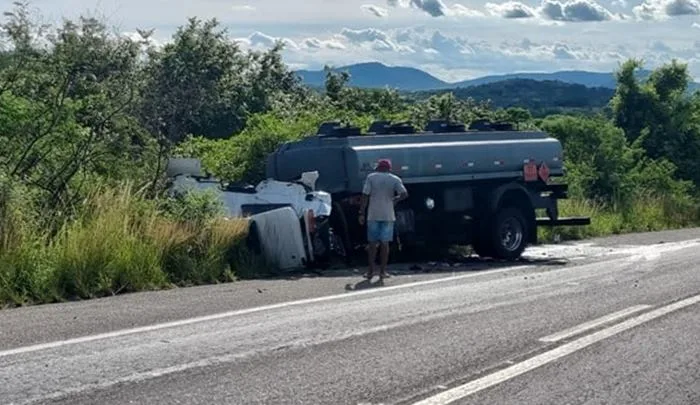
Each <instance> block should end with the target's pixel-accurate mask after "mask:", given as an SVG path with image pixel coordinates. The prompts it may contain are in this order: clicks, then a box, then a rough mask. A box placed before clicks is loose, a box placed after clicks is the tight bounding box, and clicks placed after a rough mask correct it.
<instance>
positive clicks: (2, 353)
mask: <svg viewBox="0 0 700 405" xmlns="http://www.w3.org/2000/svg"><path fill="white" fill-rule="evenodd" d="M532 267H533V266H516V267H507V268H503V269H498V270H484V271H479V272H476V273H471V274H463V275H460V276H451V277H442V278H438V279H434V280H425V281H416V282H411V283H406V284H399V285H394V286H390V287H381V288H377V289H369V290H363V291H357V292H352V293H343V294H335V295H327V296H323V297H317V298H308V299H303V300H297V301H287V302H281V303H278V304H271V305H265V306H260V307H255V308H246V309H240V310H236V311H229V312H222V313H218V314H213V315H206V316H200V317H195V318H188V319H182V320H179V321H172V322H164V323H158V324H153V325H148V326H141V327H137V328H131V329H122V330H117V331H113V332H107V333H100V334H96V335H88V336H82V337H78V338H73V339H66V340H58V341H54V342H48V343H40V344H36V345H31V346H24V347H18V348H15V349H9V350H4V351H0V357H6V356H12V355H15V354H25V353H31V352H36V351H39V350H46V349H54V348H57V347H62V346H68V345H74V344H78V343H86V342H92V341H96V340H101V339H110V338H115V337H121V336H126V335H133V334H137V333H144V332H152V331H156V330H161V329H167V328H175V327H178V326H184V325H191V324H194V323H201V322H206V321H213V320H218V319H224V318H231V317H234V316H241V315H248V314H252V313H256V312H263V311H270V310H273V309H280V308H288V307H292V306H298V305H306V304H315V303H319V302H326V301H333V300H339V299H346V298H353V297H358V296H363V295H370V294H379V293H383V292H387V291H394V290H401V289H406V288H413V287H422V286H426V285H431V284H438V283H447V282H450V281H458V280H464V279H468V278H473V277H478V276H483V275H489V274H499V273H506V272H510V271H518V270H525V269H529V268H532Z"/></svg>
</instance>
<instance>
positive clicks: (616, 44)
mask: <svg viewBox="0 0 700 405" xmlns="http://www.w3.org/2000/svg"><path fill="white" fill-rule="evenodd" d="M0 4H3V5H6V6H5V7H3V8H5V9H6V8H9V4H10V0H0ZM32 4H33V6H35V7H37V8H38V9H40V10H41V13H42V15H43V16H44V17H45V18H48V19H51V20H56V19H60V17H61V16H67V17H75V16H77V15H78V14H79V13H81V12H87V13H90V14H95V13H97V14H99V15H101V16H104V17H106V18H107V19H108V20H109V21H110V22H111V23H113V24H114V25H116V26H118V29H119V30H120V32H122V33H125V34H128V33H133V32H134V31H135V29H136V28H145V29H151V28H155V30H156V31H155V34H154V37H155V39H156V40H157V41H160V42H163V41H167V40H168V39H169V37H170V35H172V33H173V31H174V30H175V29H176V28H177V26H179V25H181V24H183V23H185V22H186V19H187V18H188V17H189V16H199V17H201V18H211V17H216V18H217V19H218V20H219V21H221V22H222V23H223V25H225V26H226V27H227V28H228V30H229V33H230V35H231V38H232V39H236V40H239V41H240V43H241V44H242V45H243V46H244V47H246V48H258V49H262V48H264V47H267V46H269V45H270V43H271V42H272V41H274V39H283V40H284V41H285V42H287V49H286V50H285V60H286V62H287V63H288V64H289V65H290V66H292V67H293V68H321V67H322V66H323V65H324V64H331V65H335V66H340V65H344V64H350V63H356V62H365V61H379V62H383V63H386V64H389V65H403V66H413V67H417V68H421V69H424V70H426V71H428V72H430V73H432V74H434V75H436V76H437V77H439V78H441V79H444V80H448V81H457V80H461V79H466V78H472V77H477V76H483V75H486V74H492V73H507V72H514V71H554V70H561V69H586V70H594V71H611V70H613V69H615V68H616V67H617V66H618V64H619V63H620V62H621V61H623V60H624V59H626V58H628V57H638V58H643V59H644V60H645V62H646V65H647V66H648V67H654V66H657V65H659V64H661V63H665V62H668V61H670V60H671V59H672V58H677V59H679V60H682V61H685V62H688V63H689V66H690V70H691V73H692V74H693V76H694V77H696V78H697V79H700V0H643V1H642V0H635V1H630V0H600V1H594V0H568V1H567V0H544V1H522V2H521V1H502V0H486V1H484V0H303V1H302V0H200V1H184V0H99V1H97V2H96V1H95V0H60V1H59V0H34V1H33V2H32Z"/></svg>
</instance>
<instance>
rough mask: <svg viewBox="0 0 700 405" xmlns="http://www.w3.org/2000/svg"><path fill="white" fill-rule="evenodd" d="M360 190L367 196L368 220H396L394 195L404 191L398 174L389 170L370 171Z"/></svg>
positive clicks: (404, 188)
mask: <svg viewBox="0 0 700 405" xmlns="http://www.w3.org/2000/svg"><path fill="white" fill-rule="evenodd" d="M362 192H363V193H364V194H365V195H368V196H369V208H368V209H367V220H368V221H391V222H394V221H396V214H395V213H394V197H395V196H396V195H397V194H400V193H403V192H406V187H404V185H403V182H402V181H401V179H400V178H399V177H398V176H396V175H394V174H392V173H389V172H373V173H370V174H369V175H368V176H367V179H366V180H365V186H364V188H363V190H362Z"/></svg>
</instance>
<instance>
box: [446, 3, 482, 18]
mask: <svg viewBox="0 0 700 405" xmlns="http://www.w3.org/2000/svg"><path fill="white" fill-rule="evenodd" d="M449 14H451V15H456V16H458V17H483V16H484V13H482V12H481V11H479V10H474V9H472V8H469V7H466V6H463V5H461V4H455V5H454V6H452V8H451V9H450V10H449Z"/></svg>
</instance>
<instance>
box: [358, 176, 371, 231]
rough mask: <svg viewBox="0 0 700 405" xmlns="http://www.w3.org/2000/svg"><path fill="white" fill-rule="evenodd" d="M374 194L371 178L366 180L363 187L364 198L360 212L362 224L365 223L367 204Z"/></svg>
mask: <svg viewBox="0 0 700 405" xmlns="http://www.w3.org/2000/svg"><path fill="white" fill-rule="evenodd" d="M371 192H372V185H371V184H370V181H369V178H367V179H366V180H365V185H364V187H362V196H361V197H360V212H359V214H358V217H359V220H360V224H364V223H365V213H366V212H367V204H368V203H369V195H370V193H371Z"/></svg>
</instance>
